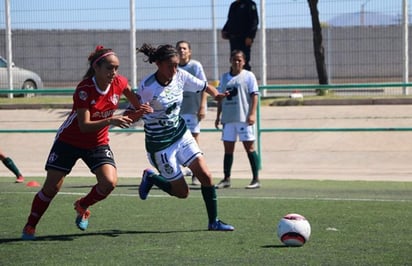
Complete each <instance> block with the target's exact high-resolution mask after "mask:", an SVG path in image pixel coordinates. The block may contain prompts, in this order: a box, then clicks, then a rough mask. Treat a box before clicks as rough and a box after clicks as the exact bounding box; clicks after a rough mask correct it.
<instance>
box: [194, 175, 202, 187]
mask: <svg viewBox="0 0 412 266" xmlns="http://www.w3.org/2000/svg"><path fill="white" fill-rule="evenodd" d="M200 185H201V184H200V181H199V179H197V177H195V176H192V186H200Z"/></svg>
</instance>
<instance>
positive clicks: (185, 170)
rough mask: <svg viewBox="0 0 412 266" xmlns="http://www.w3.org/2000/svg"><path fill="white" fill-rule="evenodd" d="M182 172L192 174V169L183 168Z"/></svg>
mask: <svg viewBox="0 0 412 266" xmlns="http://www.w3.org/2000/svg"><path fill="white" fill-rule="evenodd" d="M182 172H183V175H185V176H192V175H193V173H192V170H190V168H185V169H184V170H183V171H182Z"/></svg>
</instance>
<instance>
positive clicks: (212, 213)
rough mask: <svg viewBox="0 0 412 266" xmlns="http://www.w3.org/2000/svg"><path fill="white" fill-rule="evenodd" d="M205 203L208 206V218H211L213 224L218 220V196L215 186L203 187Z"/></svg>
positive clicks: (210, 221)
mask: <svg viewBox="0 0 412 266" xmlns="http://www.w3.org/2000/svg"><path fill="white" fill-rule="evenodd" d="M201 190H202V196H203V201H204V202H205V205H206V211H207V217H208V218H209V223H213V222H215V221H216V219H217V195H216V189H215V187H214V186H211V187H204V186H202V187H201Z"/></svg>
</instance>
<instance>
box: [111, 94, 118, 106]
mask: <svg viewBox="0 0 412 266" xmlns="http://www.w3.org/2000/svg"><path fill="white" fill-rule="evenodd" d="M119 99H120V96H119V95H117V94H114V95H113V96H111V97H110V101H111V102H112V103H113V104H114V105H117V103H118V102H119Z"/></svg>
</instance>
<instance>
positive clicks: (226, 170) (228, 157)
mask: <svg viewBox="0 0 412 266" xmlns="http://www.w3.org/2000/svg"><path fill="white" fill-rule="evenodd" d="M232 164H233V154H229V153H225V156H224V157H223V174H224V175H225V179H226V178H229V177H230V175H231V174H232Z"/></svg>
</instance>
